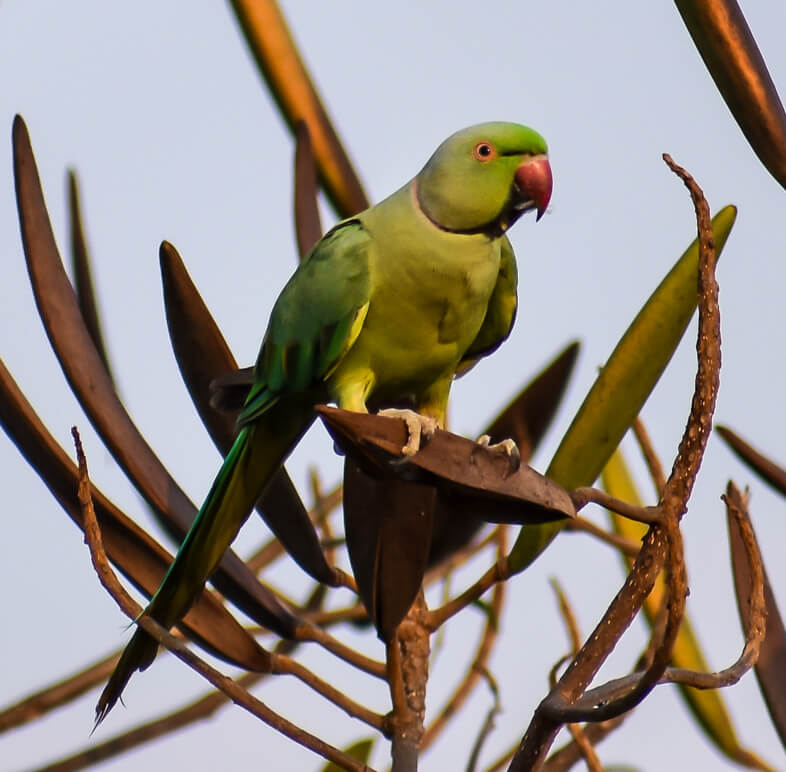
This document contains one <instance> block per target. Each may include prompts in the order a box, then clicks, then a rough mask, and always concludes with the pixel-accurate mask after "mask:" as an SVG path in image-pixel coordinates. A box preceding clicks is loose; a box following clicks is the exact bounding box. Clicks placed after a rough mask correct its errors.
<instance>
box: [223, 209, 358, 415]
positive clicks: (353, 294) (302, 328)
mask: <svg viewBox="0 0 786 772" xmlns="http://www.w3.org/2000/svg"><path fill="white" fill-rule="evenodd" d="M370 248H371V237H370V236H369V234H368V232H367V231H366V230H365V228H364V227H363V225H362V224H361V222H360V221H359V220H357V219H351V220H345V221H343V222H341V223H339V224H338V225H337V226H336V227H335V228H333V229H332V230H331V231H329V232H328V233H327V234H326V235H325V237H324V238H323V239H322V240H321V241H320V242H319V243H318V244H317V245H316V246H315V247H314V249H313V250H312V251H311V253H310V254H309V255H308V256H307V257H306V259H305V260H304V261H303V262H302V263H301V264H300V266H299V267H298V269H297V271H295V273H294V275H293V276H292V278H291V279H290V280H289V282H288V283H287V285H286V286H285V287H284V289H283V291H282V292H281V295H280V296H279V298H278V300H277V301H276V305H275V306H274V307H273V313H272V314H271V316H270V323H269V324H268V328H267V332H266V333H265V338H264V340H263V341H262V348H261V349H260V352H259V357H258V359H257V363H256V367H255V378H256V380H255V383H254V386H253V387H252V389H251V391H250V392H249V395H248V399H247V400H246V403H245V406H244V408H243V412H242V413H241V414H240V417H239V418H238V425H239V426H243V425H245V424H248V423H250V422H251V421H253V420H254V419H255V418H257V417H258V416H259V415H261V414H262V413H264V412H266V411H267V410H268V409H269V408H270V407H272V406H273V405H274V404H275V403H276V402H278V399H279V397H280V396H281V395H282V394H285V393H291V392H297V391H305V390H307V389H310V388H312V387H313V386H315V385H317V384H319V383H320V382H322V381H324V380H325V379H326V378H327V377H328V376H329V375H330V373H331V372H332V371H333V370H334V369H335V367H336V366H337V365H338V363H339V362H340V361H341V358H342V357H343V356H344V355H345V354H346V352H347V351H348V350H349V349H350V347H351V346H352V344H353V343H354V342H355V340H356V339H357V336H358V334H359V333H360V330H361V328H362V326H363V320H364V319H365V317H366V312H367V311H368V303H369V297H370V293H371V289H370V286H371V282H370V278H369V250H370Z"/></svg>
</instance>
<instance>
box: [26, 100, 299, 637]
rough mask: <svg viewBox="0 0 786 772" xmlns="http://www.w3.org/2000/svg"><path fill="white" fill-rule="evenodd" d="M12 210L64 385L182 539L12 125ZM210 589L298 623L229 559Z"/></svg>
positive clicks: (180, 512)
mask: <svg viewBox="0 0 786 772" xmlns="http://www.w3.org/2000/svg"><path fill="white" fill-rule="evenodd" d="M13 146H14V177H15V182H16V198H17V207H18V209H19V222H20V226H21V231H22V243H23V245H24V251H25V257H26V258H27V267H28V272H29V274H30V283H31V285H32V287H33V293H34V295H35V300H36V304H37V306H38V311H39V314H40V316H41V320H42V322H43V323H44V327H45V329H46V332H47V335H48V336H49V340H50V342H51V344H52V349H53V350H54V352H55V354H56V355H57V358H58V360H59V362H60V365H61V367H62V368H63V372H64V373H65V376H66V378H67V379H68V382H69V384H70V386H71V388H72V390H73V392H74V394H75V395H76V396H77V399H78V400H79V402H80V404H81V405H82V407H83V409H84V411H85V413H86V414H87V416H88V418H89V419H90V421H91V423H92V424H93V426H94V427H95V428H96V431H97V432H98V433H99V434H100V435H101V438H102V440H103V441H104V443H105V444H106V446H107V448H108V449H109V451H110V452H111V453H112V455H113V457H114V458H115V460H116V461H117V463H118V464H119V465H120V467H121V468H122V469H123V471H124V472H125V473H126V475H127V476H128V478H129V479H130V480H131V481H132V482H133V483H134V485H135V486H136V488H137V490H138V491H139V492H140V493H141V494H142V496H143V497H144V498H145V500H146V501H147V503H148V504H149V505H150V507H151V509H153V510H154V511H155V512H156V513H157V514H158V516H159V517H160V518H161V521H162V522H163V523H165V524H166V525H167V527H168V528H169V529H170V531H171V532H172V533H173V534H174V536H175V538H176V539H178V540H180V539H182V538H183V537H184V536H185V534H186V532H187V531H188V528H189V527H190V525H191V522H192V521H193V519H194V517H195V516H196V512H197V510H196V507H194V505H193V503H192V502H191V501H190V500H189V499H188V497H187V496H186V495H185V493H184V492H183V491H182V489H181V488H180V487H179V486H178V485H177V483H176V482H175V481H174V480H173V479H172V477H171V475H170V474H169V472H168V471H167V470H166V468H165V467H164V465H163V464H162V463H161V461H160V460H159V459H158V457H157V456H156V455H155V453H154V452H153V450H152V449H151V448H150V446H149V445H148V444H147V442H146V441H145V439H144V437H142V435H141V434H140V432H139V430H138V429H137V428H136V426H135V425H134V423H133V421H132V420H131V418H130V416H129V415H128V413H127V412H126V409H125V407H124V406H123V404H122V403H121V402H120V400H119V399H118V396H117V394H116V392H115V390H114V386H113V385H112V381H111V380H110V378H109V375H108V374H107V372H106V368H105V367H104V364H103V362H102V361H101V357H100V356H99V354H98V352H97V351H96V348H95V346H94V344H93V341H92V339H91V337H90V334H89V332H88V330H87V328H86V327H85V323H84V321H83V319H82V314H81V312H80V310H79V305H78V303H77V299H76V296H75V294H74V290H73V287H72V286H71V283H70V281H69V280H68V277H67V276H66V273H65V270H64V268H63V263H62V260H61V259H60V254H59V252H58V250H57V244H56V243H55V238H54V233H53V232H52V225H51V223H50V221H49V215H48V213H47V210H46V203H45V202H44V195H43V191H42V189H41V182H40V180H39V177H38V170H37V168H36V164H35V158H34V156H33V149H32V146H31V144H30V136H29V134H28V132H27V127H26V126H25V124H24V121H23V120H22V118H21V117H20V116H16V118H15V119H14V125H13ZM211 581H212V582H213V584H214V586H216V587H218V588H219V589H220V590H221V592H222V593H223V594H225V595H226V596H227V597H230V598H231V599H232V601H233V603H235V604H236V605H237V606H238V607H240V608H242V609H243V611H245V612H246V613H247V614H248V615H249V616H250V617H251V618H252V619H255V620H257V621H258V622H259V623H260V624H262V625H265V626H266V627H269V628H270V629H273V630H275V631H276V632H278V633H279V634H280V635H282V636H284V637H291V635H292V634H293V632H294V627H295V624H296V620H295V618H294V617H293V616H292V614H291V613H290V612H289V611H288V610H287V609H286V607H285V606H284V605H283V604H282V603H281V602H280V601H279V600H278V598H277V597H276V596H275V595H274V594H273V593H272V592H271V591H270V590H269V589H268V588H267V587H265V586H264V585H262V584H260V583H259V581H258V580H257V579H256V577H255V576H254V574H253V573H252V572H251V571H250V570H249V569H248V567H247V566H246V565H245V563H243V561H241V560H240V558H238V557H237V556H236V555H235V554H234V553H233V552H231V551H228V552H227V554H226V555H224V558H223V559H222V561H221V563H220V565H219V568H218V570H217V572H216V573H215V574H214V575H213V577H212V579H211Z"/></svg>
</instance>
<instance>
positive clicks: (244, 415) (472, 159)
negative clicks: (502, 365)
mask: <svg viewBox="0 0 786 772" xmlns="http://www.w3.org/2000/svg"><path fill="white" fill-rule="evenodd" d="M546 153H547V147H546V142H545V141H544V139H543V138H542V137H541V136H540V135H539V134H537V133H536V132H535V131H533V130H532V129H529V128H526V127H525V126H520V125H518V124H515V123H501V122H498V123H484V124H480V125H478V126H472V127H470V128H467V129H464V130H463V131H459V132H458V133H456V134H453V135H452V136H451V137H449V138H448V139H446V140H445V141H444V142H443V143H442V144H441V145H440V146H439V147H438V148H437V150H436V152H435V153H434V154H433V155H432V156H431V158H430V159H429V160H428V162H427V163H426V165H425V166H424V167H423V169H422V170H421V171H420V173H419V174H418V175H417V176H416V177H415V178H414V179H413V180H411V181H410V182H408V183H407V184H406V185H405V186H404V187H403V188H401V189H400V190H398V191H397V192H396V193H394V194H393V195H392V196H390V197H389V198H387V199H385V200H384V201H382V202H381V203H379V204H377V205H376V206H372V207H370V208H369V209H367V210H365V211H364V212H361V213H360V214H358V215H356V216H355V217H350V218H349V219H346V220H344V221H342V222H340V223H339V224H338V225H336V226H335V227H334V228H333V229H332V230H330V231H329V232H328V233H327V234H326V235H325V236H324V237H323V238H322V239H321V240H320V241H319V242H318V243H317V244H316V246H315V247H314V248H313V250H312V251H311V253H310V254H309V255H308V256H307V257H306V258H305V260H304V261H303V262H302V263H301V264H300V266H299V267H298V269H297V270H296V271H295V273H294V275H293V276H292V278H291V279H290V280H289V282H287V284H286V286H285V287H284V289H283V290H282V292H281V294H280V295H279V298H278V300H277V301H276V304H275V306H274V307H273V312H272V314H271V316H270V321H269V323H268V327H267V332H266V333H265V337H264V339H263V341H262V347H261V349H260V352H259V357H258V359H257V363H256V366H255V368H254V385H253V386H252V388H251V390H250V392H249V394H248V397H247V399H246V401H245V405H244V407H243V410H242V412H241V414H240V418H239V419H238V428H239V433H238V436H237V439H236V441H235V443H234V445H233V447H232V449H231V450H230V452H229V453H228V454H227V457H226V459H225V461H224V464H223V466H222V467H221V469H220V470H219V472H218V475H217V476H216V479H215V481H214V482H213V486H212V487H211V489H210V492H209V493H208V495H207V498H206V499H205V502H204V504H203V505H202V508H201V509H200V511H199V514H198V515H197V517H196V519H195V520H194V523H193V525H192V526H191V530H190V531H189V532H188V534H187V536H186V538H185V540H184V541H183V544H182V545H181V547H180V550H179V551H178V553H177V557H176V558H175V560H174V562H173V563H172V565H171V566H170V568H169V571H168V572H167V574H166V576H165V577H164V580H163V582H162V583H161V586H160V587H159V588H158V591H157V592H156V594H155V595H154V596H153V598H152V600H151V601H150V603H149V605H148V606H147V608H146V609H145V611H144V612H143V613H145V614H149V615H150V616H151V617H153V618H154V619H156V620H157V621H158V622H159V623H161V624H162V625H163V626H164V627H166V628H169V627H171V626H172V625H173V624H175V623H177V622H178V621H179V620H180V619H181V618H182V617H183V615H184V614H185V613H186V611H187V610H188V609H189V607H190V606H191V604H192V603H193V602H194V600H195V599H196V597H197V596H198V594H199V592H200V591H201V590H202V587H203V585H204V583H205V582H206V581H207V580H208V578H209V577H210V575H211V574H212V572H213V571H214V570H215V569H216V566H217V565H218V563H219V561H220V559H221V557H222V556H223V554H224V552H225V551H226V549H227V547H229V545H230V544H231V543H232V541H233V539H234V538H235V535H236V534H237V532H238V530H239V528H240V526H241V525H242V524H243V522H245V520H246V518H247V517H248V515H249V513H250V512H251V510H252V508H253V506H254V503H255V502H256V501H257V499H258V498H259V497H260V495H261V493H262V491H263V490H264V488H265V486H266V485H267V483H268V482H269V481H270V479H271V477H272V476H273V475H274V473H275V472H276V470H277V469H278V467H279V465H280V464H281V463H282V462H283V461H284V460H285V459H286V457H287V456H288V454H289V453H290V451H291V450H292V448H293V447H294V446H295V445H296V444H297V442H298V440H299V439H300V437H301V436H302V435H303V433H304V432H305V431H306V430H307V429H308V427H309V426H310V425H311V423H312V421H313V420H314V411H313V406H314V405H315V404H317V403H322V402H328V401H332V402H335V403H336V404H337V405H338V406H339V407H341V408H344V409H346V410H355V411H361V412H366V411H368V410H376V409H379V408H384V407H385V406H391V405H396V406H401V405H405V406H408V408H411V409H407V410H404V411H403V412H402V411H400V410H397V412H396V414H397V415H402V417H403V418H404V419H405V420H406V421H407V425H408V427H409V431H410V440H409V442H408V443H407V447H406V449H405V452H407V453H414V452H416V451H417V449H418V447H419V433H420V431H421V429H423V431H425V432H426V433H428V432H431V431H433V429H434V427H435V426H442V425H444V421H445V413H446V410H447V401H448V394H449V391H450V386H451V384H452V382H453V379H454V378H455V377H456V375H457V374H461V373H462V372H464V371H466V370H467V369H469V368H470V367H472V365H473V364H474V363H475V362H476V361H477V360H479V359H480V358H482V357H484V356H486V355H487V354H490V353H491V352H492V351H494V350H495V349H496V348H497V347H498V346H499V345H500V343H502V341H503V340H504V339H505V338H507V336H508V335H509V333H510V330H511V327H512V325H513V320H514V317H515V314H516V304H517V300H516V283H517V272H516V262H515V257H514V254H513V249H512V247H511V244H510V241H509V240H508V238H507V236H506V235H505V234H506V232H507V230H508V228H510V227H511V225H513V224H514V223H515V222H516V220H518V219H519V217H521V215H523V214H524V213H525V212H528V211H531V210H534V211H536V212H537V218H538V219H540V217H541V215H542V214H543V212H544V210H545V209H546V206H547V205H548V202H549V199H550V197H551V188H552V178H551V168H550V166H549V162H548V160H547V156H546ZM415 411H416V412H415ZM156 651H157V643H156V641H155V639H154V638H153V637H152V636H150V635H149V634H148V633H146V632H145V631H144V630H143V629H142V628H140V627H138V628H137V630H136V632H135V633H134V635H133V637H132V639H131V641H130V642H129V644H128V646H127V647H126V649H125V651H124V652H123V654H122V656H121V658H120V662H119V663H118V665H117V667H116V668H115V671H114V673H113V674H112V676H111V677H110V679H109V682H108V684H107V686H106V687H105V689H104V691H103V693H102V694H101V697H100V699H99V701H98V705H97V707H96V722H97V723H98V722H100V721H101V720H102V719H103V718H104V717H105V716H106V714H107V713H108V712H109V710H111V708H112V706H113V705H114V704H115V703H116V702H117V700H118V699H119V697H120V695H121V693H122V691H123V688H124V687H125V685H126V683H127V682H128V679H129V678H130V677H131V675H132V674H133V673H134V671H135V670H144V669H145V668H146V667H148V666H149V665H150V664H151V663H152V661H153V659H154V658H155V655H156Z"/></svg>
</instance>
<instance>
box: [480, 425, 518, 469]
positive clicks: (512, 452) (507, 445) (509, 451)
mask: <svg viewBox="0 0 786 772" xmlns="http://www.w3.org/2000/svg"><path fill="white" fill-rule="evenodd" d="M478 445H482V446H483V447H484V448H487V449H488V450H492V451H494V452H496V453H504V454H505V455H506V456H507V457H508V463H509V464H510V468H511V472H517V471H518V469H519V467H520V466H521V452H520V451H519V447H518V445H516V443H515V442H514V441H513V440H502V442H496V443H494V445H492V444H491V437H489V436H488V434H484V435H482V436H481V437H478Z"/></svg>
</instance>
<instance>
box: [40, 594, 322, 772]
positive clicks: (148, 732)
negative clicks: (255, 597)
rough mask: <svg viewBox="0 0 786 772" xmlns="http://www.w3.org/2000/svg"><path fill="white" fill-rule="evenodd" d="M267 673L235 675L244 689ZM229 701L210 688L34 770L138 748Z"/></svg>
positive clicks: (279, 650) (75, 765)
mask: <svg viewBox="0 0 786 772" xmlns="http://www.w3.org/2000/svg"><path fill="white" fill-rule="evenodd" d="M323 589H324V585H317V587H316V588H315V590H314V592H313V593H312V595H311V598H310V599H309V600H308V602H307V604H306V606H305V608H306V609H309V611H310V612H313V611H315V610H316V609H317V608H318V606H319V604H320V603H321V602H322V595H323V593H322V590H323ZM297 645H298V644H297V642H295V641H290V640H286V639H284V640H280V641H279V642H278V643H277V644H276V647H275V653H276V654H279V655H284V654H288V653H291V652H292V651H293V650H294V649H295V648H296V647H297ZM268 675H270V674H269V673H247V674H246V675H243V676H241V677H240V678H238V679H237V683H238V685H239V686H241V687H242V688H243V689H250V688H251V687H252V686H254V685H255V684H256V683H258V682H259V681H261V680H263V679H265V678H267V677H268ZM229 702H230V699H229V697H228V696H227V695H226V694H224V693H223V692H220V691H216V690H214V689H213V690H211V691H209V692H207V693H206V694H205V695H204V696H203V697H201V698H199V699H198V700H196V701H194V702H192V703H191V704H189V705H186V706H185V707H182V708H179V709H178V710H176V711H173V712H171V713H167V714H166V715H164V716H160V717H159V718H156V719H154V720H152V721H148V722H146V723H144V724H141V725H139V726H136V727H134V728H133V729H130V730H129V731H127V732H123V733H121V734H119V735H116V736H115V737H112V738H110V739H109V740H107V741H105V742H103V743H99V744H98V745H92V746H90V747H88V748H85V749H84V750H82V751H80V752H78V753H75V754H73V755H72V756H69V757H67V758H65V759H61V760H60V761H57V762H54V763H52V764H48V765H46V766H45V767H42V768H40V769H38V770H36V772H76V771H77V770H80V769H85V768H86V767H89V766H92V765H94V764H96V763H98V762H100V761H105V760H106V759H109V758H112V757H114V756H118V755H120V754H122V753H125V752H127V751H129V750H131V749H132V748H137V747H139V746H141V745H144V744H145V743H148V742H151V741H152V740H155V739H157V738H159V737H164V736H166V735H169V734H171V733H173V732H175V731H177V730H178V729H182V728H183V727H186V726H189V725H191V724H194V723H196V722H197V721H202V720H204V719H206V718H209V717H210V716H212V715H213V714H214V713H216V712H217V711H218V710H220V709H221V708H222V707H224V706H225V705H227V704H228V703H229Z"/></svg>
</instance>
